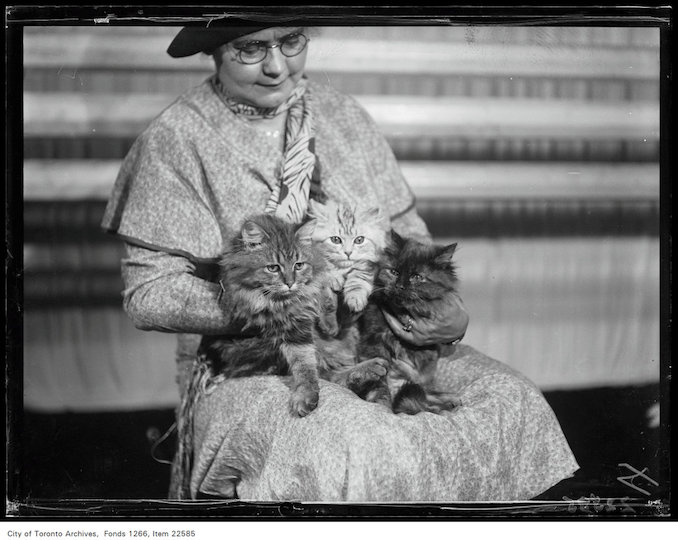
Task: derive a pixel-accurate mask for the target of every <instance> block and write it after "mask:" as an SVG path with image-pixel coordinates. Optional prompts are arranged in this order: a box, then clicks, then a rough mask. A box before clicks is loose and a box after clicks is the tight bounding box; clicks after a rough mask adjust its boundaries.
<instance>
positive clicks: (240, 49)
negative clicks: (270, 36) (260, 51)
mask: <svg viewBox="0 0 678 540" xmlns="http://www.w3.org/2000/svg"><path fill="white" fill-rule="evenodd" d="M293 36H301V37H303V38H304V46H303V47H302V48H301V49H299V52H297V53H295V54H291V55H288V54H285V53H284V52H283V50H282V45H283V43H282V41H283V40H285V39H287V38H290V37H293ZM309 41H311V38H310V37H308V36H307V35H306V34H304V33H303V32H292V33H291V34H287V35H285V36H283V37H282V38H280V39H279V40H277V42H276V43H274V44H272V45H267V44H266V42H265V41H259V40H256V39H255V40H252V41H247V42H245V43H244V44H243V46H242V47H236V46H235V45H231V46H232V47H233V49H235V50H236V51H237V52H236V60H237V61H238V62H239V63H240V64H243V65H245V66H254V65H256V64H260V63H261V62H263V61H264V60H266V58H268V50H269V49H276V48H279V49H280V53H281V54H282V55H283V56H284V57H285V58H294V57H295V56H299V55H300V54H301V53H302V52H304V50H305V49H306V47H307V45H308V42H309ZM250 43H257V44H259V47H262V46H263V47H264V50H265V51H266V52H265V54H264V56H263V58H262V59H261V60H257V61H256V62H244V61H243V59H242V52H243V49H244V48H245V46H247V45H248V44H250Z"/></svg>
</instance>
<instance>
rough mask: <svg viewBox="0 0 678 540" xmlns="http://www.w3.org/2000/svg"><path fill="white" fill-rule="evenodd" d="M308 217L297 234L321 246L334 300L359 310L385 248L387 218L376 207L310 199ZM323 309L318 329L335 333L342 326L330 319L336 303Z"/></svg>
mask: <svg viewBox="0 0 678 540" xmlns="http://www.w3.org/2000/svg"><path fill="white" fill-rule="evenodd" d="M309 217H310V220H309V221H307V222H306V223H305V224H304V226H303V227H302V228H301V230H300V234H303V235H307V236H309V237H310V238H311V240H312V241H313V243H314V245H315V246H317V247H320V248H321V249H322V253H323V255H324V257H325V259H326V260H327V262H328V273H327V277H328V280H329V281H328V285H329V287H330V288H331V290H332V291H333V292H334V293H335V295H336V297H337V301H338V302H339V303H343V304H344V305H345V306H346V307H347V308H348V310H349V311H350V312H351V313H360V312H361V311H363V309H365V307H366V306H367V302H368V299H369V296H370V294H371V293H372V288H373V284H374V278H375V275H376V271H377V263H378V261H379V259H380V257H381V254H382V252H383V250H384V248H385V247H386V243H387V240H388V236H387V232H388V226H387V220H386V219H385V218H384V216H383V214H382V213H381V211H380V210H379V208H357V207H353V206H349V205H347V204H342V203H338V202H334V201H327V202H326V203H325V204H321V203H318V202H316V201H313V200H311V201H310V202H309ZM332 298H333V295H331V294H328V295H326V296H325V299H326V300H329V301H331V300H332ZM326 308H327V309H325V310H324V311H323V317H322V318H321V321H320V324H321V328H322V329H323V331H324V332H325V333H326V334H329V335H335V334H336V333H337V332H338V331H339V330H340V326H341V323H340V322H338V321H336V320H334V319H333V318H332V315H333V314H334V313H337V311H338V306H335V305H329V306H326ZM339 313H341V310H339Z"/></svg>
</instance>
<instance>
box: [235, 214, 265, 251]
mask: <svg viewBox="0 0 678 540" xmlns="http://www.w3.org/2000/svg"><path fill="white" fill-rule="evenodd" d="M240 236H241V237H242V241H243V244H245V247H247V248H256V247H258V246H260V245H261V243H262V242H263V241H264V238H266V236H267V235H266V231H264V229H263V228H262V227H261V225H259V224H258V223H257V222H256V221H252V220H247V221H246V222H245V223H244V224H243V226H242V229H241V231H240Z"/></svg>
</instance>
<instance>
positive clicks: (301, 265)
mask: <svg viewBox="0 0 678 540" xmlns="http://www.w3.org/2000/svg"><path fill="white" fill-rule="evenodd" d="M305 266H306V263H305V262H298V263H294V269H295V270H303V268H304V267H305Z"/></svg>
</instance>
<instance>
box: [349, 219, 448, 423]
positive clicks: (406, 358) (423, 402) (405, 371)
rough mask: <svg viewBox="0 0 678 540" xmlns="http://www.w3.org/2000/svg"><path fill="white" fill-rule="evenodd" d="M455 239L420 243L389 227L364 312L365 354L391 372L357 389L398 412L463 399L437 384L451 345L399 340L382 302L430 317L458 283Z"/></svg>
mask: <svg viewBox="0 0 678 540" xmlns="http://www.w3.org/2000/svg"><path fill="white" fill-rule="evenodd" d="M456 246H457V245H456V244H451V245H448V246H437V245H427V244H422V243H420V242H418V241H416V240H414V239H408V238H403V237H401V236H400V235H398V234H397V233H396V232H395V231H392V232H391V242H390V245H389V246H388V247H387V248H386V250H385V251H384V256H383V259H382V261H381V263H380V267H379V272H378V273H377V276H376V279H375V288H374V292H373V294H372V298H371V302H370V304H369V305H368V307H367V309H366V310H365V312H364V314H363V317H362V318H361V343H360V345H359V357H360V358H361V359H375V358H377V359H378V358H381V359H385V360H386V363H387V371H388V375H387V376H386V377H385V378H383V379H381V380H379V381H374V380H366V381H365V382H364V383H362V387H361V388H354V391H356V393H358V394H359V395H361V396H362V397H364V398H365V399H367V400H368V401H375V402H381V403H383V404H385V405H387V406H390V407H391V408H392V409H393V411H394V412H396V413H406V414H416V413H418V412H422V411H429V412H435V413H439V412H441V411H443V410H449V409H453V408H454V407H456V406H458V405H459V404H460V401H459V400H458V399H457V398H456V397H455V396H454V395H451V394H449V393H445V392H442V391H440V390H439V389H438V388H436V384H435V374H436V370H437V365H438V359H439V358H440V357H441V356H442V355H443V354H445V353H448V352H451V350H450V347H449V346H448V345H435V346H430V347H415V346H412V345H410V344H408V343H405V342H403V341H401V340H399V339H398V338H397V337H396V335H395V334H394V333H393V331H392V330H391V329H390V327H389V326H388V324H387V322H386V319H385V318H384V315H383V314H382V311H381V310H382V308H383V309H386V310H388V311H390V312H391V313H393V314H394V315H396V316H397V317H398V318H399V319H401V320H406V318H407V317H408V316H413V317H429V316H431V314H432V310H434V309H436V303H438V302H440V301H444V299H445V297H446V296H447V295H450V294H454V293H455V292H456V289H457V283H458V279H457V274H456V266H455V264H454V262H453V261H452V257H453V255H454V252H455V249H456Z"/></svg>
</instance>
